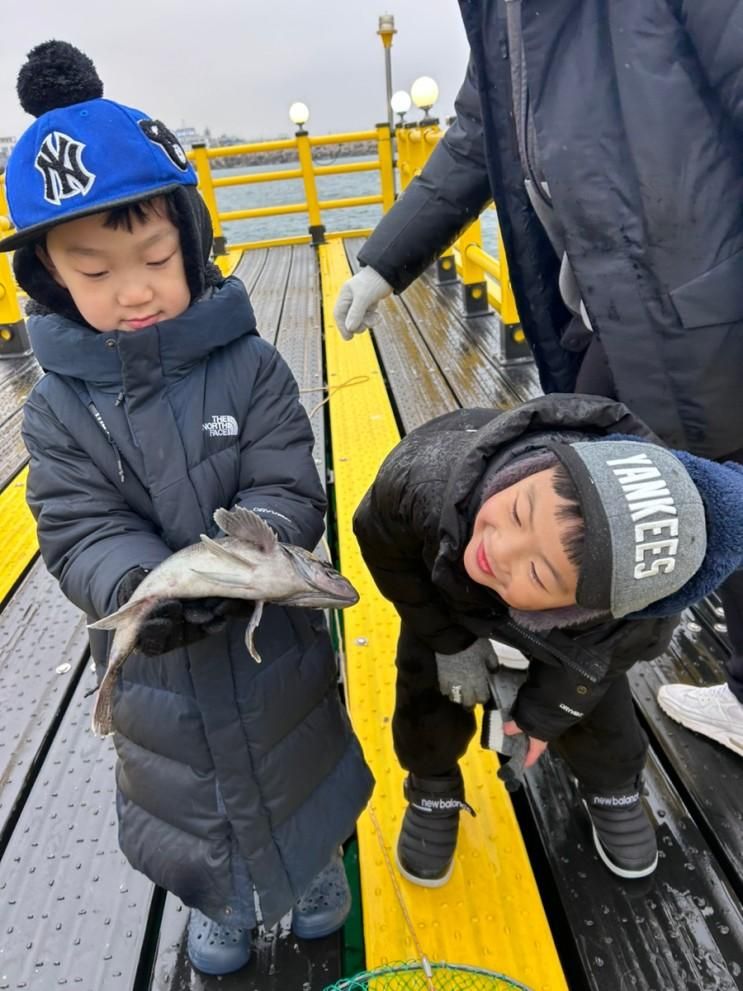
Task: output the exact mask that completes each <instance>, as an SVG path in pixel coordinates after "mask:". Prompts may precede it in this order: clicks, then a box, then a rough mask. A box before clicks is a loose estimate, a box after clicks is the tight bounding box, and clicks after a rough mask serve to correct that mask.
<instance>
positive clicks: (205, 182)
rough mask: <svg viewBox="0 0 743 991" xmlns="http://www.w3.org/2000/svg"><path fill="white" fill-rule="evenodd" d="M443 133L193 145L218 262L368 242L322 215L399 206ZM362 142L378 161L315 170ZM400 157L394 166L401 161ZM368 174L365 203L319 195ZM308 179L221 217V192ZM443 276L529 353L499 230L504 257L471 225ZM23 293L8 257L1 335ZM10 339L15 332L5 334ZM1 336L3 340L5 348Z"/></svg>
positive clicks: (2, 274) (433, 127)
mask: <svg viewBox="0 0 743 991" xmlns="http://www.w3.org/2000/svg"><path fill="white" fill-rule="evenodd" d="M442 134H443V131H442V130H441V128H440V127H439V125H438V123H437V122H436V121H433V120H432V121H426V122H423V123H421V124H413V125H405V126H402V127H398V128H397V129H396V130H395V132H394V135H392V134H391V133H390V129H389V126H388V125H387V124H386V123H385V124H378V125H377V126H376V128H374V129H373V130H367V131H349V132H343V133H339V134H330V135H324V136H313V135H310V134H308V133H307V131H305V130H303V129H300V130H298V131H297V132H296V134H295V135H294V136H293V137H291V138H282V139H281V140H276V141H260V142H251V143H246V144H239V145H228V146H220V147H211V148H207V147H205V146H203V145H195V146H194V147H193V148H192V149H191V150H190V151H189V152H188V157H189V159H190V160H191V162H192V163H193V165H194V168H195V170H196V174H197V177H198V183H199V190H200V192H201V195H202V196H203V197H204V200H205V202H206V205H207V207H208V209H209V213H210V215H211V219H212V226H213V228H214V252H215V255H216V256H218V260H219V261H220V263H222V262H225V263H228V262H229V259H227V258H226V256H227V254H228V253H229V255H230V256H231V258H233V259H234V258H235V257H236V256H237V254H239V253H240V252H242V251H248V250H251V249H255V248H263V247H275V246H279V245H292V244H308V243H312V244H321V243H322V242H323V241H325V240H330V239H332V240H335V239H337V238H344V237H354V236H355V237H359V236H368V234H369V233H370V230H369V229H368V228H356V229H354V230H345V231H327V230H326V226H325V222H324V215H325V214H326V213H327V212H328V211H331V210H339V209H347V208H354V207H361V206H374V205H379V206H381V208H382V211H383V212H386V211H387V210H389V209H390V207H392V205H393V204H394V202H395V198H396V193H395V165H397V176H398V182H399V188H400V189H401V190H402V191H404V190H405V189H406V187H407V186H408V184H409V183H410V182H411V181H412V180H413V179H414V178H415V177H416V176H417V175H419V174H420V172H421V170H422V169H423V167H424V165H425V164H426V161H427V160H428V158H429V156H430V154H431V152H432V151H433V150H434V148H435V147H436V145H437V144H438V142H439V140H440V139H441V137H442ZM363 141H373V142H375V143H376V148H377V157H376V158H374V159H371V160H369V161H364V162H335V163H333V164H330V165H320V164H315V162H314V160H313V149H315V148H328V147H338V146H340V145H343V144H351V143H356V142H363ZM277 151H284V152H287V151H289V152H294V153H295V154H296V158H297V163H296V166H295V167H290V168H287V169H276V168H274V169H267V170H266V171H264V172H251V173H240V174H236V175H229V176H215V175H214V174H213V171H212V163H213V162H214V161H215V160H216V159H219V160H224V159H230V158H237V157H245V156H250V155H257V154H264V153H266V152H277ZM395 151H396V160H395ZM362 172H378V173H379V179H380V185H379V189H380V191H379V193H378V194H374V195H365V196H346V197H341V198H337V199H324V200H321V199H320V197H319V195H318V191H317V182H316V180H317V179H318V178H321V177H324V176H331V175H344V174H346V175H347V174H353V173H362ZM299 179H301V180H302V184H303V187H304V200H303V201H302V202H296V203H283V204H276V205H272V206H253V207H246V208H244V209H237V210H234V209H233V210H220V206H219V202H218V191H219V190H220V189H226V188H231V187H235V186H254V185H256V184H258V183H267V182H284V181H287V180H299ZM4 193H5V189H4V181H3V180H2V179H1V178H0V232H2V231H4V230H8V229H9V223H8V221H7V219H6V216H5V215H6V214H7V212H8V211H7V205H6V203H5V195H4ZM295 214H306V215H307V219H308V233H306V234H297V235H289V236H283V237H275V238H269V239H264V240H254V241H244V242H239V243H230V244H229V245H228V244H227V240H226V238H225V235H224V227H223V225H224V224H225V223H230V222H234V221H238V220H254V219H259V218H265V217H282V216H290V215H295ZM439 274H440V275H441V277H442V278H447V276H450V277H452V278H453V279H456V277H457V274H458V275H459V277H460V278H461V280H462V285H463V294H464V302H465V310H466V312H467V313H468V314H478V313H483V312H487V311H488V307H489V306H492V308H493V309H494V310H495V311H496V312H497V313H498V315H499V316H500V319H501V322H502V323H503V325H504V327H506V328H507V330H508V333H509V335H510V338H509V340H510V339H511V338H512V341H511V343H512V344H513V345H514V346H515V347H516V348H518V347H520V346H523V341H524V338H523V332H522V331H521V327H520V323H519V317H518V313H517V311H516V303H515V300H514V296H513V290H512V288H511V282H510V279H509V275H508V265H507V261H506V255H505V251H504V249H503V243H502V240H501V237H500V231H498V256H497V257H493V256H492V255H490V254H488V253H487V252H486V251H485V250H484V249H483V246H482V231H481V225H480V220H479V218H478V220H476V221H475V222H474V223H473V224H471V225H470V226H469V227H468V228H467V229H466V230H465V231H464V232H463V233H462V235H461V236H460V237H459V239H458V240H457V242H456V243H455V244H454V246H453V248H452V250H451V251H450V252H448V253H447V254H446V255H445V256H444V257H442V258H441V259H440V260H439ZM21 319H22V318H21V313H20V310H19V308H18V301H17V291H16V287H15V284H14V282H13V278H12V273H11V270H10V266H9V264H8V260H7V256H6V255H2V254H0V335H2V328H3V327H5V328H9V327H12V326H13V325H15V324H17V323H18V321H20V320H21ZM6 333H10V331H9V330H6ZM1 348H2V336H0V349H1Z"/></svg>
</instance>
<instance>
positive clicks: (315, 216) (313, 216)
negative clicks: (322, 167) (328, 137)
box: [297, 131, 322, 228]
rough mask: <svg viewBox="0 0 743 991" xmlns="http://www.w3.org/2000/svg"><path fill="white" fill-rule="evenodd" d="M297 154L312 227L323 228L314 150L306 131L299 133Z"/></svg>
mask: <svg viewBox="0 0 743 991" xmlns="http://www.w3.org/2000/svg"><path fill="white" fill-rule="evenodd" d="M297 153H298V155H299V165H300V168H301V169H302V181H303V182H304V195H305V196H306V197H307V216H308V217H309V219H310V227H315V228H317V227H320V226H322V216H321V214H320V201H319V199H318V196H317V184H316V183H315V174H314V171H313V168H312V148H311V147H310V139H309V136H308V134H307V133H306V131H297Z"/></svg>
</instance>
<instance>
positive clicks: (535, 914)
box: [318, 241, 567, 991]
mask: <svg viewBox="0 0 743 991" xmlns="http://www.w3.org/2000/svg"><path fill="white" fill-rule="evenodd" d="M318 251H319V259H320V273H321V279H322V293H323V303H324V313H325V349H326V361H327V369H328V384H329V387H330V389H331V393H330V400H329V405H330V422H331V435H332V439H333V471H334V477H335V497H336V510H337V520H338V532H339V545H340V564H341V568H342V570H343V573H344V574H345V575H347V576H348V578H349V579H350V580H351V581H352V582H353V583H354V585H355V586H356V587H357V589H358V590H359V592H360V595H361V600H360V602H359V604H358V605H356V606H354V607H353V608H352V609H347V610H345V611H344V613H343V621H344V626H345V643H346V655H347V658H346V661H347V672H346V673H347V690H348V698H349V707H350V712H351V718H352V720H353V724H354V727H355V729H356V732H357V733H358V735H359V737H360V739H361V742H362V745H363V747H364V751H365V753H366V757H367V760H368V761H369V763H370V764H371V766H372V769H373V771H374V774H375V777H376V779H377V785H376V789H375V792H374V795H373V797H372V802H371V806H372V808H373V809H374V813H375V815H376V818H377V820H378V822H379V823H380V826H381V831H382V835H383V838H384V842H385V845H386V847H387V849H388V851H389V854H390V856H391V855H392V851H393V849H394V845H395V842H396V839H397V832H398V829H399V824H400V820H401V817H402V812H403V800H402V779H403V772H402V771H401V769H400V767H399V765H398V763H397V760H396V758H395V755H394V751H393V749H392V734H391V729H390V718H391V715H392V710H393V699H394V679H395V666H394V654H395V644H396V639H397V631H398V620H397V615H396V613H395V611H394V610H393V608H392V607H391V606H390V604H389V603H388V602H386V601H385V600H384V599H383V598H382V597H381V596H380V595H379V593H378V592H377V591H376V588H375V586H374V584H373V582H372V580H371V577H370V575H369V573H368V571H367V570H366V567H365V565H364V563H363V561H362V558H361V555H360V552H359V550H358V547H357V545H356V542H355V539H354V537H353V534H352V531H351V517H352V515H353V512H354V510H355V508H356V506H357V505H358V503H359V501H360V499H361V497H362V496H363V494H364V492H365V491H366V489H367V488H368V486H369V485H370V483H371V481H372V480H373V478H374V476H375V474H376V472H377V469H378V467H379V464H380V463H381V461H382V459H383V458H384V456H385V455H386V454H387V452H388V451H389V450H390V449H391V448H392V447H393V445H394V444H395V443H396V442H397V440H398V432H397V427H396V424H395V420H394V417H393V414H392V409H391V407H390V403H389V400H388V398H387V393H386V389H385V385H384V382H383V379H382V375H381V371H380V368H379V365H378V363H377V360H376V356H375V353H374V348H373V346H372V342H371V340H370V337H369V335H368V334H363V335H360V336H357V337H354V339H353V340H352V341H350V342H345V341H343V340H341V337H340V334H339V333H338V330H337V328H336V326H335V323H334V322H333V320H332V316H331V314H332V312H333V305H334V303H335V299H336V296H337V293H338V290H339V289H340V287H341V285H342V283H343V282H344V281H345V279H347V278H348V276H349V274H350V271H349V268H348V263H347V261H346V258H345V254H344V249H343V243H342V242H341V241H334V242H332V243H330V244H327V245H321V246H320V247H319V249H318ZM334 387H336V389H335V391H333V388H334ZM463 770H464V774H465V780H466V782H467V797H468V800H469V801H470V802H471V804H472V805H473V806H474V807H475V808H476V809H477V818H476V819H472V818H471V817H470V816H468V815H462V816H461V830H460V841H459V846H458V849H457V857H456V865H455V869H454V873H453V875H452V878H451V880H450V881H449V883H448V884H447V885H445V886H444V887H443V888H439V889H436V890H432V889H426V888H421V887H418V886H416V885H412V884H409V883H408V882H406V881H405V880H403V879H402V878H401V877H399V875H397V872H396V871H395V874H396V876H397V877H398V881H399V885H400V890H401V891H402V894H403V897H404V900H405V902H406V905H407V908H408V911H409V913H410V916H411V917H412V920H413V925H414V928H415V932H416V935H417V938H418V941H419V943H420V945H421V947H422V950H423V952H424V953H425V954H426V955H427V956H428V958H429V959H430V960H433V961H439V960H448V961H449V962H451V963H461V964H470V965H476V966H481V967H487V968H490V969H492V970H495V971H499V972H501V973H504V974H507V975H508V976H511V977H513V978H514V979H516V980H519V981H521V982H523V983H524V984H526V985H527V986H528V987H530V988H533V989H534V991H566V989H567V984H566V982H565V978H564V976H563V973H562V969H561V967H560V963H559V960H558V957H557V952H556V950H555V946H554V942H553V939H552V934H551V932H550V929H549V926H548V924H547V920H546V918H545V914H544V909H543V907H542V903H541V899H540V897H539V891H538V888H537V883H536V881H535V879H534V876H533V874H532V870H531V865H530V863H529V860H528V857H527V855H526V851H525V849H524V844H523V840H522V838H521V834H520V832H519V829H518V825H517V823H516V819H515V816H514V813H513V808H512V805H511V802H510V799H509V797H508V795H507V793H506V791H505V789H504V787H503V785H502V783H501V782H500V781H499V780H498V778H497V777H496V770H497V766H496V761H495V757H494V756H493V755H492V754H488V753H486V752H484V751H482V750H480V749H479V747H477V746H476V745H475V743H474V742H473V744H472V746H471V747H470V753H469V754H468V755H467V757H466V759H465V760H464V761H463ZM358 832H359V845H360V858H361V884H362V896H363V897H362V901H363V906H364V942H365V949H366V962H367V966H368V967H377V966H380V965H382V964H384V963H386V962H394V961H400V960H408V959H412V958H415V957H416V951H415V945H414V942H413V940H412V938H411V936H410V934H409V932H408V930H407V927H406V925H405V923H404V919H403V915H402V911H401V908H400V905H399V902H398V899H397V896H396V894H395V889H394V884H393V882H392V880H391V878H390V876H389V871H388V868H387V866H386V861H385V858H384V856H383V853H382V850H381V846H380V842H379V839H378V836H377V834H376V832H375V829H374V826H373V822H372V818H371V816H370V814H369V813H368V812H367V813H364V815H363V816H362V818H361V820H360V821H359V829H358Z"/></svg>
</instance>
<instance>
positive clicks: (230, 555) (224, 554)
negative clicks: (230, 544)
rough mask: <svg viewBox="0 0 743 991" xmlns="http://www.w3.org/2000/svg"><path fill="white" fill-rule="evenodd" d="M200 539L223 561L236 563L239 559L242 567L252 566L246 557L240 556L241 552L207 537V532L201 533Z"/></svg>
mask: <svg viewBox="0 0 743 991" xmlns="http://www.w3.org/2000/svg"><path fill="white" fill-rule="evenodd" d="M199 539H200V540H201V543H202V544H204V545H205V546H206V547H208V548H209V550H210V551H211V552H212V553H213V554H216V555H217V557H221V558H222V560H223V561H229V562H230V564H234V563H235V561H239V563H240V567H243V568H249V567H251V565H250V562H248V561H246V560H245V558H243V557H240V555H239V554H235V553H234V551H231V550H229V548H227V547H225V546H224V544H220V543H219V541H217V540H213V539H212V538H211V537H207V535H206V534H205V533H202V534H199ZM191 570H193V569H191Z"/></svg>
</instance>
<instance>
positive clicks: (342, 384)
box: [299, 375, 371, 419]
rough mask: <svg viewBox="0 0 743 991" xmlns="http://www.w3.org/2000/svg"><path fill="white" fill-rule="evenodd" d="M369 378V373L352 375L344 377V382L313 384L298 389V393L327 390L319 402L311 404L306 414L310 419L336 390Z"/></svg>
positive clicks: (366, 380) (359, 383) (361, 382)
mask: <svg viewBox="0 0 743 991" xmlns="http://www.w3.org/2000/svg"><path fill="white" fill-rule="evenodd" d="M370 379H371V375H353V376H352V377H351V378H350V379H346V381H345V382H340V383H339V384H338V385H321V386H315V387H314V388H312V389H300V390H299V392H300V395H301V394H303V393H307V392H327V396H326V397H325V398H324V399H321V400H320V402H319V403H318V404H317V405H316V406H313V408H312V409H311V410H310V412H309V413H308V414H307V415H308V416H309V418H310V419H312V417H313V416H314V415H315V413H317V411H318V410H319V409H320V408H321V407H322V406H324V405H325V403H326V402H327V401H328V400H329V399H330V397H331V396H332V395H334V394H335V393H336V392H338V391H339V390H340V389H345V388H346V386H349V385H362V384H363V383H364V382H368V381H369V380H370Z"/></svg>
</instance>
